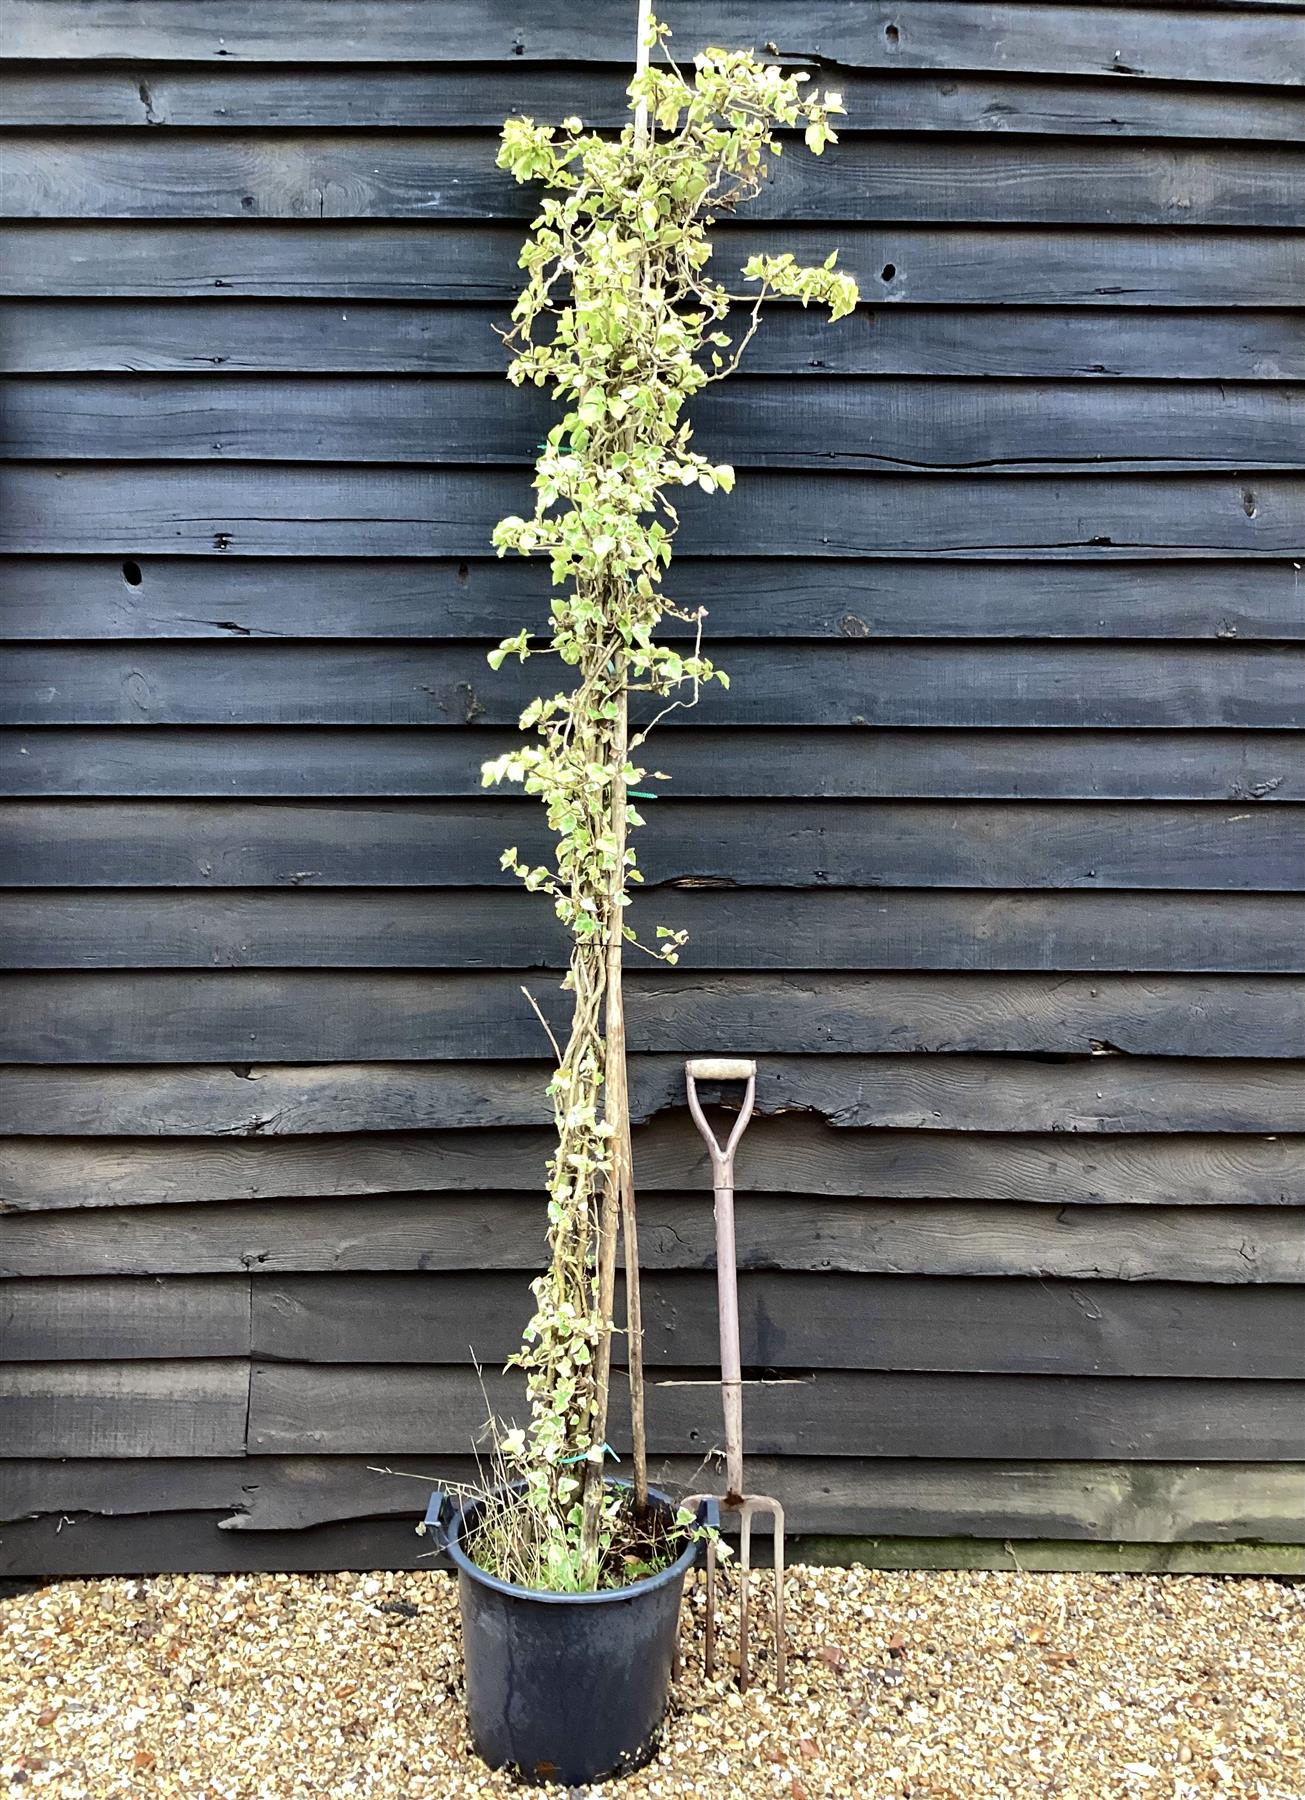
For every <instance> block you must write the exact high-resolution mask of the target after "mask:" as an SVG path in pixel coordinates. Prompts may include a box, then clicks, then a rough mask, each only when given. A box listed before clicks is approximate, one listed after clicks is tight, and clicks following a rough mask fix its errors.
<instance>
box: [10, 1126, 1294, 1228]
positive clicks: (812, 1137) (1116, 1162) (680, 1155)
mask: <svg viewBox="0 0 1305 1800" xmlns="http://www.w3.org/2000/svg"><path fill="white" fill-rule="evenodd" d="M549 1138H550V1134H549V1133H547V1132H545V1131H542V1130H540V1131H536V1130H532V1129H529V1128H525V1127H520V1128H516V1127H514V1128H510V1129H505V1130H501V1131H496V1132H494V1133H493V1134H492V1135H490V1134H486V1133H480V1132H476V1133H470V1132H464V1131H457V1130H448V1131H427V1132H390V1133H371V1134H367V1133H357V1134H354V1135H351V1136H347V1137H344V1138H330V1137H319V1138H279V1139H278V1138H269V1139H261V1138H258V1137H254V1138H241V1137H236V1138H219V1139H216V1140H208V1139H204V1138H168V1139H164V1140H159V1139H144V1138H111V1139H104V1140H98V1139H93V1140H90V1141H89V1142H88V1141H87V1140H84V1139H78V1138H31V1137H28V1138H16V1137H11V1138H7V1139H4V1140H0V1201H2V1202H3V1204H4V1207H5V1210H7V1211H12V1212H41V1211H47V1210H58V1209H61V1208H68V1207H72V1208H76V1207H98V1206H108V1207H117V1206H149V1205H166V1204H168V1203H169V1202H178V1201H181V1202H189V1203H195V1204H201V1203H207V1202H210V1201H215V1200H216V1201H221V1200H256V1199H292V1198H295V1197H297V1196H303V1197H306V1198H308V1197H314V1198H315V1197H319V1196H320V1197H322V1198H327V1197H331V1196H341V1197H343V1196H346V1195H359V1194H394V1193H414V1192H419V1191H420V1192H426V1193H430V1192H453V1193H483V1192H493V1191H501V1190H516V1191H521V1190H524V1191H526V1192H535V1191H537V1190H538V1188H539V1184H540V1180H541V1174H542V1170H543V1168H544V1163H545V1160H546V1157H547V1154H548V1147H549ZM740 1159H741V1160H740V1172H739V1186H740V1188H745V1189H749V1190H751V1191H752V1192H754V1193H773V1194H784V1193H806V1194H827V1195H830V1196H838V1195H843V1196H849V1195H850V1196H857V1197H867V1198H869V1197H875V1198H879V1199H891V1200H896V1199H901V1200H1001V1201H1032V1202H1040V1203H1044V1204H1049V1205H1054V1206H1064V1205H1068V1204H1070V1203H1073V1204H1078V1205H1127V1206H1146V1205H1168V1206H1172V1205H1180V1204H1181V1205H1189V1206H1228V1205H1247V1206H1292V1205H1301V1204H1305V1138H1302V1137H1299V1136H1284V1137H1271V1138H1264V1139H1260V1138H1244V1137H1235V1136H1213V1135H1205V1136H1203V1135H1199V1134H1196V1133H1192V1134H1184V1135H1173V1136H1169V1135H1162V1134H1159V1133H1155V1134H1141V1133H1139V1134H1135V1135H1120V1136H1116V1137H1097V1136H1095V1135H1088V1136H1082V1135H1077V1134H1063V1133H1055V1132H1051V1133H1045V1134H1039V1133H1029V1134H1028V1135H1023V1136H1017V1135H1014V1134H998V1133H993V1134H987V1133H984V1134H967V1133H962V1132H956V1133H951V1132H918V1131H901V1132H896V1131H884V1132H874V1131H863V1132H857V1131H839V1130H836V1129H834V1128H833V1127H831V1126H828V1125H826V1124H825V1123H824V1122H823V1121H821V1122H817V1121H815V1120H811V1119H806V1118H803V1117H801V1116H800V1115H796V1116H793V1117H789V1118H785V1119H778V1120H766V1119H763V1120H759V1121H758V1122H757V1124H756V1125H755V1127H754V1128H753V1130H752V1131H751V1132H750V1133H749V1134H748V1138H747V1141H746V1143H745V1145H744V1147H743V1149H742V1151H741V1152H740ZM635 1163H636V1167H637V1170H638V1177H639V1181H640V1184H641V1186H642V1187H643V1188H645V1189H647V1190H649V1191H653V1190H665V1189H672V1190H675V1189H680V1188H685V1187H696V1186H698V1185H700V1184H703V1183H704V1180H705V1177H706V1160H705V1156H704V1154H703V1152H702V1150H701V1146H700V1144H699V1143H698V1141H697V1138H696V1134H694V1133H693V1132H692V1129H691V1127H690V1126H689V1124H688V1121H687V1118H686V1117H685V1116H683V1115H678V1116H675V1117H662V1118H659V1119H657V1120H655V1121H653V1122H652V1123H651V1124H648V1125H644V1126H641V1127H639V1128H638V1130H637V1131H636V1133H635Z"/></svg>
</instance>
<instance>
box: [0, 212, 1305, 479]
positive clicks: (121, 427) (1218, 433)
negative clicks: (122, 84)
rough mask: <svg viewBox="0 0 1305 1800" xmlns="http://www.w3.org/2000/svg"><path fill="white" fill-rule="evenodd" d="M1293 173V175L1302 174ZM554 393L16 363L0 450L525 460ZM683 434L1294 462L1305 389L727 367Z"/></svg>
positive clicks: (1113, 460) (970, 461) (823, 459)
mask: <svg viewBox="0 0 1305 1800" xmlns="http://www.w3.org/2000/svg"><path fill="white" fill-rule="evenodd" d="M1303 187H1305V184H1303ZM553 416H554V408H553V406H552V405H551V403H550V401H549V400H548V398H547V396H545V395H543V394H538V393H536V392H535V390H534V389H533V388H531V389H526V390H520V389H518V390H513V389H510V388H507V387H506V386H505V384H504V382H503V379H502V377H501V375H500V376H498V377H495V376H491V375H482V376H469V377H466V376H458V377H451V378H444V377H436V378H427V377H423V376H415V375H407V376H402V377H397V378H396V377H393V376H391V377H373V376H358V375H332V376H330V377H328V378H327V379H326V380H324V381H322V380H318V379H315V378H313V377H311V376H305V375H291V376H285V375H279V374H277V375H262V376H258V377H254V376H237V375H231V376H229V377H228V378H226V379H225V380H222V381H216V382H215V381H213V380H212V379H211V377H205V376H172V375H168V376H158V375H150V376H148V377H146V378H143V379H141V378H136V377H115V376H108V375H90V376H76V377H73V376H43V377H42V376H13V377H10V379H9V380H8V381H7V382H6V383H5V384H4V387H3V389H0V454H4V455H6V456H10V457H15V458H20V457H27V458H39V459H53V460H56V461H59V460H64V459H69V458H75V459H85V460H100V461H104V460H117V461H124V460H131V459H135V458H139V459H142V460H153V459H157V458H159V457H167V458H170V459H176V460H181V461H190V460H200V461H211V460H212V459H214V458H222V459H225V460H230V461H235V462H241V461H247V460H260V459H278V460H283V461H286V462H309V463H312V462H324V461H325V462H341V461H352V462H365V463H393V462H399V463H405V462H410V463H450V464H454V465H458V466H469V465H473V464H483V465H486V466H490V465H498V464H522V463H527V462H529V461H530V460H531V457H532V455H533V451H534V446H535V444H536V443H537V442H538V441H539V440H540V438H541V437H542V436H543V435H544V434H545V433H546V432H547V430H548V427H549V425H550V423H551V422H552V418H553ZM694 423H695V441H696V442H697V443H698V445H699V447H700V448H701V449H702V450H703V452H704V453H705V454H707V455H710V456H713V457H718V458H720V459H721V460H722V461H728V462H730V463H732V464H734V465H735V466H736V467H738V468H742V469H746V468H789V469H814V470H825V469H838V468H842V469H863V470H868V471H875V470H878V471H881V472H887V473H889V474H892V473H894V472H896V471H898V470H917V471H919V472H921V473H930V472H934V471H947V470H961V469H977V470H988V469H990V470H995V471H1000V470H1027V471H1030V472H1032V473H1038V472H1039V471H1046V470H1048V469H1056V468H1064V469H1069V470H1073V469H1076V468H1086V469H1092V470H1099V469H1110V470H1129V471H1137V472H1141V473H1145V472H1147V471H1148V470H1156V469H1159V470H1178V471H1182V470H1185V469H1229V468H1231V469H1237V470H1241V469H1248V470H1249V469H1289V470H1299V469H1300V468H1301V466H1302V464H1303V463H1305V388H1301V387H1300V386H1296V385H1291V386H1288V385H1285V384H1282V383H1271V382H1256V383H1247V384H1241V383H1232V384H1226V383H1222V382H1220V383H1215V382H1191V381H1189V382H1158V381H1156V382H1138V381H1131V382H1127V383H1124V382H1118V383H1116V382H1102V381H1097V382H1093V383H1088V384H1084V383H1083V382H1080V381H1041V382H1037V383H1032V382H1028V381H999V380H994V379H992V378H991V377H989V378H987V379H985V380H981V381H970V380H962V379H959V378H956V377H948V378H947V379H945V380H942V381H934V380H924V379H915V380H911V381H894V380H887V379H884V378H878V377H877V378H874V379H873V380H871V381H867V380H864V379H851V378H848V379H844V380H841V381H821V382H814V381H804V380H797V379H788V378H767V377H764V376H760V377H759V376H751V377H746V376H744V375H742V374H740V375H738V376H737V377H735V380H734V382H733V384H732V385H731V386H730V387H728V388H722V389H720V390H718V391H716V392H710V393H707V394H706V395H704V396H703V398H702V400H701V401H700V403H699V404H698V405H697V406H696V408H695V419H694Z"/></svg>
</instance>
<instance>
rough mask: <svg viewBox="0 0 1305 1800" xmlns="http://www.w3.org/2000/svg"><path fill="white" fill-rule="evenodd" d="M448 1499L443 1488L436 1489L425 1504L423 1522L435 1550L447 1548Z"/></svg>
mask: <svg viewBox="0 0 1305 1800" xmlns="http://www.w3.org/2000/svg"><path fill="white" fill-rule="evenodd" d="M448 1512H449V1497H448V1495H447V1494H446V1493H445V1492H444V1489H443V1488H436V1489H435V1491H434V1493H433V1494H432V1495H431V1497H430V1499H429V1500H428V1501H427V1503H426V1517H425V1519H424V1521H423V1523H424V1525H425V1527H426V1530H427V1531H428V1532H429V1533H430V1535H431V1537H432V1539H433V1540H434V1543H435V1548H436V1549H437V1550H447V1549H448V1547H449V1525H448Z"/></svg>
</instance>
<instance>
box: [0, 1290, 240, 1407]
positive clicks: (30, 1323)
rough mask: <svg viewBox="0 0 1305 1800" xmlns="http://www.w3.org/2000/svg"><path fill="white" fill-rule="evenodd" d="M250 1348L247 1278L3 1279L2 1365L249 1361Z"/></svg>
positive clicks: (0, 1295)
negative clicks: (229, 1358) (151, 1359)
mask: <svg viewBox="0 0 1305 1800" xmlns="http://www.w3.org/2000/svg"><path fill="white" fill-rule="evenodd" d="M249 1349H250V1299H249V1280H248V1277H244V1276H237V1275H220V1276H216V1277H214V1276H208V1277H202V1276H201V1277H193V1276H176V1275H173V1276H166V1277H128V1278H127V1279H126V1280H119V1281H102V1280H91V1281H59V1280H53V1281H0V1362H6V1363H10V1362H96V1363H99V1362H113V1361H117V1360H120V1359H121V1360H127V1359H136V1358H140V1357H185V1358H191V1357H197V1356H198V1357H213V1356H248V1355H249ZM3 1379H4V1377H3V1376H0V1382H3ZM181 1380H182V1384H183V1385H184V1383H185V1375H184V1372H183V1374H182V1377H181Z"/></svg>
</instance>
